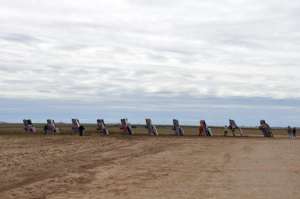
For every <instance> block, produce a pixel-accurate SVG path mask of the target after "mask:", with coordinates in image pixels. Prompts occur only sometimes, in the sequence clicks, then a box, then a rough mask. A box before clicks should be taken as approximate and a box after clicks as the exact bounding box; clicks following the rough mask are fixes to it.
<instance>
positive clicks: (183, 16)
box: [0, 0, 300, 126]
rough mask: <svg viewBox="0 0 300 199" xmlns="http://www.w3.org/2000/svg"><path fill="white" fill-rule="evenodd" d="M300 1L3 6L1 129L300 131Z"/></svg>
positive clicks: (119, 0) (54, 1)
mask: <svg viewBox="0 0 300 199" xmlns="http://www.w3.org/2000/svg"><path fill="white" fill-rule="evenodd" d="M299 10H300V1H288V0H286V1H284V0H265V1H260V0H222V1H221V0H203V1H199V0H187V1H179V0H173V1H169V0H168V1H167V0H101V1H96V0H76V1H73V0H51V1H46V0H28V1H24V0H0V121H8V122H20V121H21V120H22V119H23V118H31V119H33V121H34V122H35V121H36V122H44V121H45V120H46V119H47V118H52V119H55V120H56V121H64V122H70V119H71V118H73V117H77V118H79V119H80V120H81V121H83V122H95V121H96V119H97V118H104V119H105V120H106V121H107V122H114V123H115V122H118V121H119V119H120V118H121V117H128V119H129V121H131V122H132V123H143V122H144V118H145V117H152V119H153V122H154V123H161V124H169V123H171V122H172V119H173V118H177V119H179V120H180V121H182V123H183V124H198V123H199V120H200V119H206V120H207V123H208V124H211V125H225V124H227V123H228V119H229V118H231V119H235V120H236V121H237V123H239V124H241V125H247V126H256V125H258V122H259V120H260V119H265V120H267V121H268V122H269V123H270V124H271V125H275V126H287V125H297V126H300V120H299V118H300V106H299V105H300V67H299V66H300V64H299V63H300V12H299Z"/></svg>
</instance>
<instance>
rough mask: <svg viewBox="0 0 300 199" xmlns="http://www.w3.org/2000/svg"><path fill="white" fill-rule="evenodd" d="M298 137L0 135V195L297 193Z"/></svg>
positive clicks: (58, 198) (262, 197) (52, 198)
mask: <svg viewBox="0 0 300 199" xmlns="http://www.w3.org/2000/svg"><path fill="white" fill-rule="evenodd" d="M299 152H300V141H299V140H297V139H296V140H289V139H287V138H285V137H283V138H282V137H281V138H261V137H258V136H255V137H243V138H240V137H235V138H234V137H226V138H224V137H212V138H199V137H197V136H187V137H175V136H161V137H150V136H132V137H129V136H124V135H113V136H109V137H103V136H98V135H90V136H84V137H79V136H76V135H73V136H71V135H57V136H44V135H41V134H36V135H25V134H21V135H19V134H16V135H15V134H4V135H1V136H0V198H1V199H2V198H3V199H12V198H13V199H15V198H17V199H18V198H20V199H27V198H32V199H33V198H34V199H38V198H47V199H48V198H49V199H63V198H72V199H77V198H78V199H83V198H91V199H92V198H93V199H94V198H112V199H114V198H122V199H124V198H125V199H126V198H128V199H129V198H130V199H134V198H136V199H140V198H164V199H165V198H172V199H176V198H222V199H225V198H226V199H232V198H236V199H240V198H243V199H247V198H249V199H250V198H251V199H256V198H257V199H268V198H270V199H271V198H272V199H277V198H278V199H288V198H292V199H295V198H300V156H299Z"/></svg>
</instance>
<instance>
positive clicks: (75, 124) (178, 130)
mask: <svg viewBox="0 0 300 199" xmlns="http://www.w3.org/2000/svg"><path fill="white" fill-rule="evenodd" d="M145 121H146V126H145V128H146V129H147V130H148V134H149V135H155V136H157V135H158V131H157V128H156V126H155V125H153V124H152V120H151V119H150V118H146V119H145ZM23 123H24V130H25V132H32V133H35V132H36V128H35V127H34V126H33V123H32V121H31V120H30V119H24V120H23ZM82 127H83V126H82V125H81V124H80V122H79V120H78V119H72V132H73V133H79V132H80V131H81V130H82V129H84V128H82ZM120 129H121V130H122V131H123V132H124V133H125V134H128V135H132V134H133V129H132V125H131V124H130V123H129V122H128V119H127V118H123V119H121V123H120ZM172 129H173V131H174V133H175V135H177V136H183V135H184V129H183V128H182V127H181V126H180V124H179V121H178V120H177V119H173V128H172ZM259 129H260V130H261V131H262V134H263V136H264V137H273V133H272V131H271V128H270V126H269V125H268V124H267V123H266V121H265V120H261V121H260V126H259ZM236 130H238V131H239V134H240V136H243V131H242V129H241V128H240V127H239V126H238V125H237V124H236V122H235V121H234V120H231V119H230V120H229V125H228V126H225V128H224V136H227V134H228V132H229V131H231V133H232V135H233V136H235V131H236ZM97 131H98V132H99V133H100V134H103V135H109V130H108V128H107V126H106V124H105V122H104V120H103V119H97ZM44 132H45V134H48V133H52V134H55V133H59V129H58V128H57V126H56V124H55V122H54V120H52V119H48V120H47V124H46V125H45V126H44ZM199 136H213V132H212V129H211V128H208V126H207V124H206V122H205V120H201V121H200V126H199Z"/></svg>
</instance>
